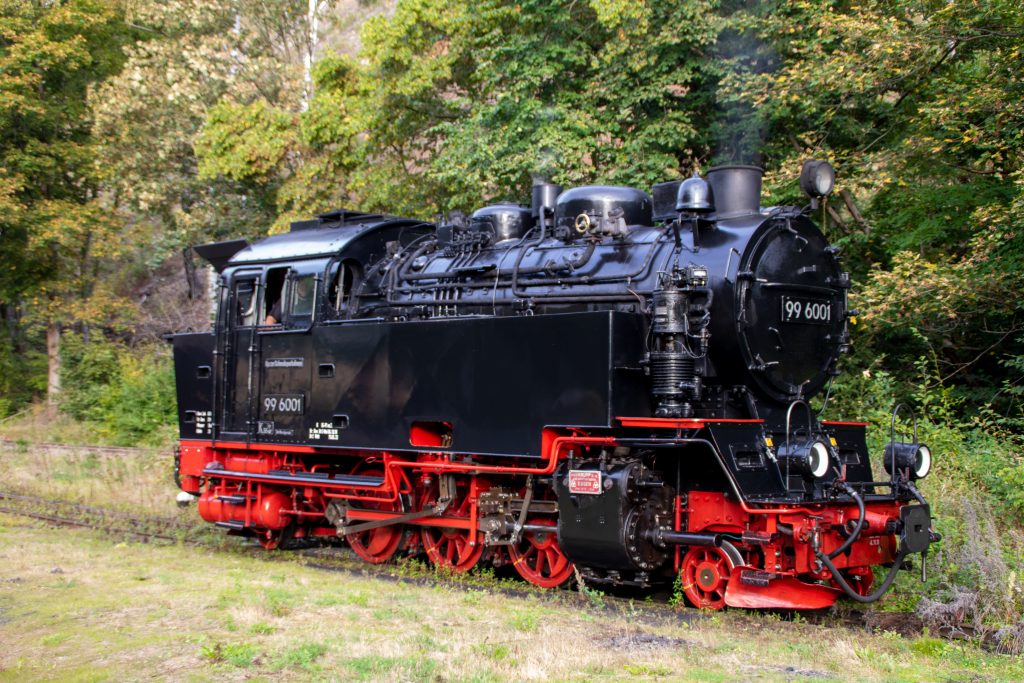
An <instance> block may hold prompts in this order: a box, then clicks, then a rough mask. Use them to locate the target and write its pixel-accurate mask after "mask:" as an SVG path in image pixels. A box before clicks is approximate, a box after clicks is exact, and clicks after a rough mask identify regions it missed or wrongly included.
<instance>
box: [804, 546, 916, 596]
mask: <svg viewBox="0 0 1024 683" xmlns="http://www.w3.org/2000/svg"><path fill="white" fill-rule="evenodd" d="M814 552H815V554H816V555H817V556H818V559H819V560H821V563H822V564H824V565H825V566H826V567H827V568H828V570H829V571H830V572H832V578H833V579H834V580H835V582H836V583H838V584H839V587H840V588H842V589H843V592H844V593H846V594H847V595H848V596H849V597H850V598H852V599H853V600H856V601H857V602H863V603H868V602H874V601H875V600H878V599H879V598H880V597H882V596H883V595H885V593H886V591H888V590H889V587H890V586H892V583H893V581H895V580H896V575H897V574H898V573H899V571H900V567H902V566H903V559H904V558H905V557H906V556H907V551H906V550H905V549H903V548H900V551H899V552H898V553H897V554H896V559H895V560H894V561H893V564H892V569H890V570H889V574H888V576H886V577H885V581H883V582H882V585H881V586H879V587H878V590H876V591H875V592H874V593H871V594H870V595H861V594H860V593H858V592H857V591H855V590H854V589H853V587H852V586H850V584H849V583H847V581H846V578H845V577H843V575H842V574H840V573H839V570H838V569H836V566H835V565H834V564H832V560H831V559H829V556H828V555H826V554H825V553H823V552H821V551H820V550H816V551H814Z"/></svg>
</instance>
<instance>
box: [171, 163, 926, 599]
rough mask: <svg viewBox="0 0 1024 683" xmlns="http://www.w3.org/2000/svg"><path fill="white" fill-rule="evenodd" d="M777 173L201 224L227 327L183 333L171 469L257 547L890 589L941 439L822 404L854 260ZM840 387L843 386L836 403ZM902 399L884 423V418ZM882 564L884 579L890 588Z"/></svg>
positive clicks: (627, 580)
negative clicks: (899, 432)
mask: <svg viewBox="0 0 1024 683" xmlns="http://www.w3.org/2000/svg"><path fill="white" fill-rule="evenodd" d="M833 183H834V173H833V171H832V168H831V166H829V165H828V164H827V163H826V162H821V161H810V162H807V163H806V164H805V165H804V169H803V172H802V175H801V186H802V187H803V188H804V190H805V191H806V192H807V193H808V194H809V196H810V197H811V200H810V204H809V205H808V206H807V207H790V206H782V207H775V208H763V207H761V205H760V200H761V169H759V168H756V167H750V166H723V167H718V168H713V169H711V170H709V171H708V172H707V177H706V179H705V178H701V177H700V176H698V175H694V177H692V178H689V179H687V180H684V181H675V182H668V183H662V184H659V185H656V186H655V187H654V188H653V189H652V192H651V193H650V194H648V193H647V192H644V191H642V190H639V189H635V188H630V187H607V186H588V187H576V188H572V189H569V190H566V191H562V188H560V187H558V186H556V185H553V184H550V183H545V182H540V183H537V184H535V186H534V187H533V190H532V201H531V204H530V206H524V205H519V204H510V203H506V204H495V205H492V206H487V207H484V208H481V209H479V210H477V211H475V212H474V213H472V214H471V215H470V216H469V217H468V219H467V218H465V217H463V216H449V217H448V218H446V219H444V220H440V221H438V222H437V223H427V222H422V221H419V220H413V219H407V218H399V217H395V216H388V215H380V214H369V213H359V212H355V211H348V210H339V211H334V212H331V213H326V214H323V215H320V216H318V217H316V218H315V219H313V220H307V221H300V222H296V223H293V224H292V226H291V231H290V232H288V233H287V234H280V235H273V236H270V237H267V238H266V239H263V240H261V241H259V242H257V243H255V244H248V243H246V242H245V241H241V240H237V241H230V242H220V243H215V244H207V245H202V246H199V247H196V248H195V249H196V251H197V252H198V253H199V254H200V255H201V256H202V257H204V258H205V259H206V260H207V261H209V263H210V264H212V265H213V267H214V268H215V269H216V271H218V272H219V287H218V291H219V295H218V297H217V316H216V323H215V325H214V327H213V329H212V331H209V332H202V333H183V334H176V335H172V336H171V341H172V342H173V346H174V362H175V371H176V389H177V396H178V410H179V419H180V429H181V442H180V446H179V448H178V450H177V453H176V472H177V476H178V481H179V485H180V487H181V489H182V490H183V491H185V492H187V493H189V494H192V495H194V496H198V510H199V513H200V515H201V516H202V517H203V519H205V520H207V521H209V522H212V523H214V524H216V525H218V526H220V527H224V528H226V529H228V530H229V533H233V534H241V535H246V536H251V537H255V538H256V539H258V540H259V542H260V543H262V544H263V545H264V546H265V547H267V548H274V547H277V546H279V545H282V544H288V543H289V542H292V541H293V539H317V538H330V539H339V538H340V539H344V541H346V542H347V543H348V545H349V546H350V547H351V549H352V550H353V551H354V552H355V553H356V554H357V555H358V556H360V557H361V558H363V559H364V560H366V561H367V562H372V563H383V562H387V561H389V560H391V559H392V558H395V557H396V556H400V555H402V556H404V555H410V554H421V555H423V556H425V557H426V559H427V561H428V562H430V563H432V564H435V565H438V566H443V567H446V568H449V569H450V570H454V571H467V570H470V569H472V568H473V567H475V566H477V565H478V564H481V563H485V562H487V563H492V564H496V565H502V564H511V565H512V566H513V567H514V568H515V570H516V571H517V572H518V573H519V574H520V575H521V576H522V577H523V578H524V579H526V580H527V581H530V582H532V583H534V584H536V585H539V586H545V587H554V586H559V585H561V584H563V583H566V582H568V581H569V580H570V579H571V578H573V577H574V576H575V577H576V578H577V579H578V580H581V581H583V582H585V583H587V584H591V585H594V584H597V585H601V584H616V585H631V586H639V587H648V586H652V585H655V584H663V583H669V582H674V581H677V582H678V585H679V586H680V587H681V589H682V592H683V593H684V594H685V595H686V597H687V598H688V600H689V601H690V602H692V603H693V604H694V605H695V606H697V607H701V608H710V609H719V608H722V607H723V606H725V605H729V606H737V607H754V608H759V607H772V608H788V609H816V608H822V607H827V606H829V605H831V604H833V603H834V602H835V601H836V599H837V598H838V597H840V596H842V595H846V596H849V597H850V598H852V599H853V600H857V601H860V602H870V601H873V600H876V599H878V598H879V597H880V596H881V595H882V594H884V593H885V591H886V590H887V589H888V588H889V587H890V585H891V584H892V582H893V580H894V579H895V577H896V576H897V573H898V571H899V570H900V569H908V568H909V567H910V564H911V563H910V559H909V558H910V556H911V555H913V554H917V553H920V554H921V567H922V572H923V568H924V561H925V555H926V553H927V551H928V548H929V546H930V544H931V543H933V542H936V541H937V540H939V539H938V536H937V535H936V534H934V533H933V532H932V529H931V516H930V512H929V507H928V504H927V503H926V501H925V500H924V498H923V497H922V496H921V494H920V493H919V491H918V490H917V488H916V486H915V481H916V480H918V479H920V478H922V477H924V476H926V475H927V474H928V471H929V469H930V467H931V452H930V451H929V449H928V447H927V446H925V445H923V444H921V443H918V442H917V438H916V434H915V435H914V436H912V437H909V438H907V437H902V438H901V439H900V440H897V439H896V438H895V431H894V438H893V439H892V440H891V442H890V443H889V445H888V446H887V447H886V448H885V451H884V453H882V459H883V464H884V469H885V470H886V472H887V473H888V475H887V478H885V477H881V478H880V480H875V477H874V476H873V475H872V467H871V461H870V456H869V453H868V449H867V445H866V440H865V427H866V424H865V423H860V422H837V421H822V420H820V419H819V417H818V415H817V414H815V413H814V411H812V410H811V408H810V406H809V403H808V401H809V399H811V398H812V397H814V396H816V395H818V394H819V393H820V392H822V391H823V390H825V389H826V387H830V383H831V381H832V378H834V377H835V376H836V375H837V374H838V367H837V364H838V360H839V356H840V354H841V353H843V352H845V351H848V350H849V348H850V335H849V331H848V319H849V318H850V317H851V315H853V312H852V311H850V310H849V309H848V307H847V292H848V290H849V288H850V277H849V275H848V274H847V273H846V272H844V271H843V270H842V268H841V265H840V255H839V250H838V249H837V248H836V247H834V246H830V245H829V244H828V242H827V241H826V239H825V237H824V236H823V234H822V233H821V231H820V230H819V229H818V228H817V227H816V226H815V225H814V223H813V222H812V221H811V220H810V218H809V216H810V214H811V209H812V208H813V207H815V206H817V205H818V202H819V201H823V200H826V198H827V195H828V194H829V193H830V192H831V189H832V185H833ZM826 402H827V400H826ZM894 424H895V419H894ZM873 567H880V568H881V569H880V571H879V573H880V575H881V576H883V580H882V581H881V584H880V585H879V586H877V587H876V586H875V585H874V578H875V572H874V570H873Z"/></svg>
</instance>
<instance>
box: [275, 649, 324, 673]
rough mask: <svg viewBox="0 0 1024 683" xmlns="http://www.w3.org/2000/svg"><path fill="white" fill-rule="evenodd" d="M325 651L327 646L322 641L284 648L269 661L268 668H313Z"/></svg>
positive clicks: (306, 669) (308, 669) (307, 669)
mask: <svg viewBox="0 0 1024 683" xmlns="http://www.w3.org/2000/svg"><path fill="white" fill-rule="evenodd" d="M326 653H327V646H326V645H324V644H322V643H303V644H302V645H299V646H297V647H293V648H290V649H288V650H285V651H284V652H282V653H281V654H279V655H278V656H276V657H274V658H273V659H271V661H270V668H271V669H273V670H275V671H276V670H280V669H303V670H305V671H310V670H313V669H314V668H315V666H316V664H315V663H316V660H318V659H320V658H321V657H323V656H324V655H325V654H326Z"/></svg>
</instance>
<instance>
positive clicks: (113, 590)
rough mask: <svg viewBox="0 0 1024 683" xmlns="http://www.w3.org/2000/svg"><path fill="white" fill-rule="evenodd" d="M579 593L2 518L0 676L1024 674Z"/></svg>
mask: <svg viewBox="0 0 1024 683" xmlns="http://www.w3.org/2000/svg"><path fill="white" fill-rule="evenodd" d="M574 600H576V598H571V597H570V598H569V599H568V600H567V601H564V602H563V603H562V604H552V603H551V602H549V601H545V600H539V599H537V598H536V597H532V596H529V595H527V596H525V597H509V596H507V595H502V594H498V593H495V592H493V591H489V590H481V589H472V588H466V587H451V586H446V585H436V586H422V585H415V584H413V583H408V584H406V583H401V582H394V581H383V580H381V579H374V578H362V577H356V576H352V575H347V574H336V573H325V572H323V571H320V570H317V569H314V568H311V567H307V566H303V565H302V564H301V563H300V562H298V561H283V562H282V561H268V560H265V559H261V558H258V557H251V556H247V555H244V554H239V553H230V552H229V553H225V552H217V551H212V550H206V549H197V548H193V547H182V546H174V545H164V546H158V545H152V544H139V543H123V542H122V543H119V542H114V541H111V540H109V539H107V538H104V537H102V536H100V535H99V534H97V533H95V532H91V531H84V530H83V531H69V530H66V529H51V528H46V527H44V526H41V525H39V524H37V523H34V522H29V521H26V520H24V519H21V518H16V517H10V516H2V515H0V642H2V646H0V681H33V680H60V681H106V680H111V681H134V680H175V681H180V680H197V681H205V680H214V679H216V680H218V681H233V680H342V681H350V680H355V681H419V680H424V681H506V680H545V681H548V680H552V681H559V680H566V681H570V680H572V681H589V680H627V679H629V680H632V679H636V680H655V679H659V680H688V681H737V680H739V681H746V680H749V681H814V680H829V681H849V680H864V681H1017V680H1024V661H1022V660H1021V659H1019V658H1010V657H1006V656H1001V655H994V654H988V653H985V652H983V651H981V650H979V649H978V648H976V647H975V646H973V645H970V644H958V643H950V642H947V641H941V640H937V639H935V638H928V637H917V638H914V639H908V638H906V637H904V636H901V635H900V634H898V633H895V632H892V631H882V632H868V631H865V630H863V629H855V628H850V627H844V626H839V625H836V626H821V625H811V624H807V623H801V621H800V620H797V621H796V622H795V623H794V622H789V621H783V620H782V619H781V618H780V617H779V616H777V615H773V614H753V615H751V614H746V613H739V612H726V613H720V614H715V615H710V616H706V615H700V614H698V613H694V612H691V613H683V614H680V615H674V614H672V613H667V614H666V616H665V617H664V618H658V619H652V618H650V617H649V616H648V615H646V613H645V614H640V611H638V613H637V614H636V615H631V614H630V613H629V610H627V612H626V613H625V614H613V613H611V612H610V611H608V610H602V609H601V608H600V607H601V605H600V601H601V598H600V596H593V595H592V596H589V597H587V596H579V598H578V603H574V602H573V601H574ZM694 617H696V618H694Z"/></svg>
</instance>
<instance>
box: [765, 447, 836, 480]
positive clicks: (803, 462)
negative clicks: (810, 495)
mask: <svg viewBox="0 0 1024 683" xmlns="http://www.w3.org/2000/svg"><path fill="white" fill-rule="evenodd" d="M776 457H777V458H778V459H779V461H780V462H784V463H786V464H787V465H788V467H789V468H792V469H793V470H795V471H796V472H799V473H800V474H802V475H804V476H805V477H813V478H815V479H821V478H822V477H824V476H825V474H826V473H827V472H828V446H826V445H825V443H824V442H823V441H820V440H818V439H814V438H805V439H794V440H793V441H791V442H789V443H785V444H780V445H779V449H778V452H777V454H776Z"/></svg>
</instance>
